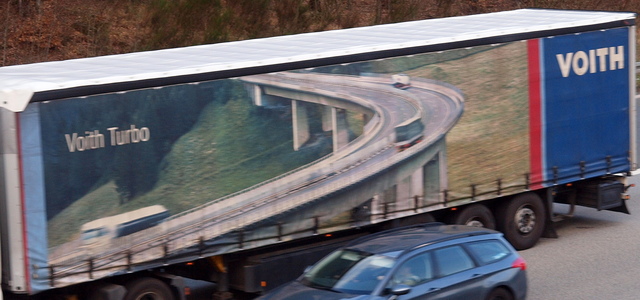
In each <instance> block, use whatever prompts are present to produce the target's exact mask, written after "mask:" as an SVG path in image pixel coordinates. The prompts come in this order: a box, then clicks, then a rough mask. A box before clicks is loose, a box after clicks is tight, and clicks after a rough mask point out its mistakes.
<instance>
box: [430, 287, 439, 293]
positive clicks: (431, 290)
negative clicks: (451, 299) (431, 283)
mask: <svg viewBox="0 0 640 300" xmlns="http://www.w3.org/2000/svg"><path fill="white" fill-rule="evenodd" d="M439 290H440V288H439V287H432V288H430V289H429V292H435V291H439Z"/></svg>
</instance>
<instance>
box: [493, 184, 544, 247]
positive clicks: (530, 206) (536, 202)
mask: <svg viewBox="0 0 640 300" xmlns="http://www.w3.org/2000/svg"><path fill="white" fill-rule="evenodd" d="M497 216H498V220H499V221H498V225H499V226H498V229H499V230H500V231H502V232H503V233H504V236H505V238H506V239H507V240H508V241H509V242H510V243H511V245H513V247H514V248H516V249H517V250H524V249H529V248H531V247H533V245H535V244H536V243H537V242H538V240H539V239H540V236H542V232H543V231H544V224H545V221H546V215H545V213H544V204H543V203H542V199H540V197H538V195H536V194H534V193H526V194H521V195H518V196H515V197H514V198H512V199H510V200H506V203H504V205H503V206H502V207H501V209H499V210H498V214H497Z"/></svg>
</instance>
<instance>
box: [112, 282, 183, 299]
mask: <svg viewBox="0 0 640 300" xmlns="http://www.w3.org/2000/svg"><path fill="white" fill-rule="evenodd" d="M126 287H127V294H126V296H125V297H124V300H174V297H173V293H171V289H170V288H169V286H168V285H166V284H165V283H164V282H162V281H160V280H158V279H155V278H148V277H145V278H139V279H135V280H134V281H132V282H130V283H128V284H127V285H126Z"/></svg>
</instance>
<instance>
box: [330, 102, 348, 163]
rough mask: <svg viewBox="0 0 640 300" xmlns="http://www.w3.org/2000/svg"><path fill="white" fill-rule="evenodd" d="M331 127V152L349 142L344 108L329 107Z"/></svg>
mask: <svg viewBox="0 0 640 300" xmlns="http://www.w3.org/2000/svg"><path fill="white" fill-rule="evenodd" d="M331 127H332V128H333V135H332V136H333V152H336V151H338V149H340V148H342V147H343V146H345V145H347V144H348V143H349V124H348V122H347V112H346V111H345V110H344V109H339V108H335V107H332V108H331Z"/></svg>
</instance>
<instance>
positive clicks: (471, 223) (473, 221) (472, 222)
mask: <svg viewBox="0 0 640 300" xmlns="http://www.w3.org/2000/svg"><path fill="white" fill-rule="evenodd" d="M464 225H467V226H473V227H485V226H484V223H483V222H482V221H481V220H480V219H477V218H471V219H469V220H467V222H465V223H464Z"/></svg>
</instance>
